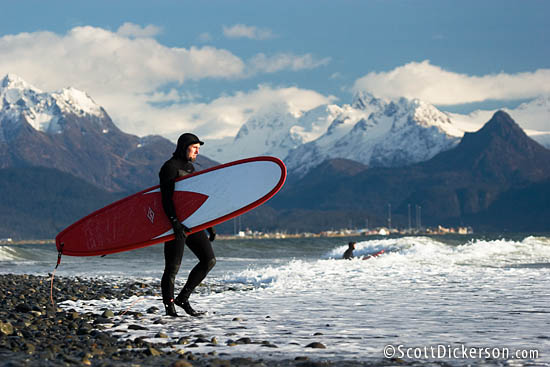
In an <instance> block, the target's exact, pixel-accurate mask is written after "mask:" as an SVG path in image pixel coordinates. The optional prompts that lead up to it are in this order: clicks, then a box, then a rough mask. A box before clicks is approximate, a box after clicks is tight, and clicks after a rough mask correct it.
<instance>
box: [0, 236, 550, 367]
mask: <svg viewBox="0 0 550 367" xmlns="http://www.w3.org/2000/svg"><path fill="white" fill-rule="evenodd" d="M350 240H353V241H357V246H356V250H355V256H356V257H355V258H354V259H353V260H342V259H341V256H342V254H343V253H344V251H345V250H346V249H347V242H348V241H350ZM213 245H214V250H215V253H216V257H217V264H216V267H215V268H214V269H213V270H212V272H211V273H210V274H209V275H208V277H207V278H206V279H205V281H204V283H203V284H202V285H201V286H200V287H199V288H198V290H197V292H196V294H194V295H193V296H192V298H191V301H192V305H193V306H194V307H195V308H196V309H201V310H208V311H209V312H208V314H207V315H206V316H204V317H202V318H189V317H183V318H178V319H170V318H164V316H163V312H164V311H163V307H162V302H161V299H160V296H147V297H137V296H135V297H131V298H129V299H114V300H113V299H98V300H91V301H90V300H88V301H83V300H70V301H64V302H60V303H59V304H58V305H59V307H62V308H66V309H71V308H72V309H75V310H77V311H82V312H88V311H91V312H95V313H102V312H103V310H105V309H110V310H113V311H115V312H116V311H124V310H127V309H131V310H132V311H139V312H142V313H143V314H144V316H143V317H142V318H141V319H140V320H135V319H133V318H128V320H126V319H124V316H122V317H121V318H120V319H119V322H117V323H116V324H115V325H113V328H112V331H113V332H115V333H116V334H117V335H118V336H119V337H121V338H135V337H138V336H140V337H145V338H148V339H151V340H155V341H162V339H160V338H155V335H156V334H157V333H158V332H159V331H162V332H164V333H166V334H167V335H168V336H169V337H172V338H177V337H178V336H180V335H189V333H190V332H191V333H195V334H204V335H214V336H216V339H217V340H218V345H216V346H215V345H212V344H206V343H204V344H199V345H198V347H197V348H196V349H195V350H194V351H193V352H205V353H208V352H211V351H216V352H217V353H218V354H220V355H229V356H252V357H260V358H266V359H269V358H273V359H287V358H291V359H293V358H294V357H295V356H308V357H309V358H310V359H314V360H315V359H318V360H358V361H367V362H368V361H372V362H377V361H384V360H385V359H387V358H397V360H395V359H394V361H400V360H403V361H425V362H428V363H429V362H430V361H432V362H433V361H438V362H445V363H449V364H451V365H466V364H477V363H480V361H483V363H485V364H497V365H510V364H512V365H533V364H536V365H550V277H549V274H550V272H549V269H550V235H529V234H514V235H511V234H501V235H467V236H466V235H464V236H460V235H446V236H408V237H407V236H401V237H353V238H293V239H270V240H267V239H241V240H216V241H215V242H214V243H213ZM380 250H384V251H385V253H384V254H382V255H380V256H378V257H373V258H369V259H366V260H363V257H365V256H367V255H368V254H371V253H374V252H377V251H380ZM56 260H57V253H56V249H55V246H54V245H44V244H41V245H32V244H28V245H1V246H0V273H1V274H6V273H14V274H34V275H45V276H47V275H48V274H49V273H51V272H52V271H53V269H54V267H55V264H56ZM195 263H196V259H195V257H194V255H193V254H192V253H191V251H190V250H189V249H186V252H185V254H184V260H183V263H182V266H181V268H180V273H179V274H178V289H179V287H181V286H182V285H183V283H184V281H185V279H186V277H187V274H188V272H189V270H190V269H191V268H192V267H193V266H194V264H195ZM163 266H164V259H163V245H162V244H160V245H155V246H150V247H147V248H143V249H139V250H134V251H129V252H123V253H119V254H112V255H108V256H105V257H70V256H63V258H62V260H61V265H60V267H59V268H58V270H57V272H56V276H65V277H76V276H78V277H83V278H96V279H103V280H107V281H109V282H112V284H113V287H123V286H124V284H125V283H126V282H127V281H129V280H131V281H140V282H143V283H145V284H148V285H149V286H150V287H157V288H159V287H160V286H159V283H160V281H159V279H160V277H161V276H162V270H163ZM158 294H159V295H160V289H158ZM55 298H56V299H57V300H59V301H61V300H62V299H63V295H62V294H55ZM153 306H154V307H157V308H158V309H159V311H158V312H157V313H156V314H150V313H147V310H149V309H150V308H151V307H153ZM182 313H183V312H182ZM161 316H162V317H163V320H166V321H167V322H166V323H158V322H156V321H158V319H159V317H161ZM131 323H133V324H135V323H139V324H140V325H142V326H144V327H146V328H147V330H128V328H127V326H128V324H131ZM247 337H248V338H251V339H252V340H256V341H269V342H270V344H272V345H276V346H277V348H261V347H259V346H258V344H247V345H238V346H228V345H227V343H226V340H228V339H232V340H237V339H239V338H247ZM313 342H318V343H322V344H323V345H325V346H326V348H325V349H314V348H305V346H306V345H308V344H310V343H313Z"/></svg>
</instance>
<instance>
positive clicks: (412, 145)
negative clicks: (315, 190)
mask: <svg viewBox="0 0 550 367" xmlns="http://www.w3.org/2000/svg"><path fill="white" fill-rule="evenodd" d="M352 108H353V110H354V111H353V112H354V113H353V114H351V116H353V117H355V118H351V117H350V114H348V115H346V116H342V117H343V119H342V120H335V121H334V122H333V124H332V125H331V126H330V127H329V129H328V130H327V133H326V134H324V135H323V136H321V137H320V138H318V139H316V140H314V141H312V142H309V143H308V144H304V145H302V146H300V147H298V148H297V149H295V150H293V151H291V152H289V154H288V156H287V158H286V159H285V162H286V164H287V167H288V169H289V170H291V171H294V172H295V173H297V174H298V175H299V176H302V175H304V174H305V173H307V171H308V170H309V169H311V168H313V167H315V166H317V165H319V164H320V163H322V162H323V161H325V160H327V159H332V158H346V159H350V160H354V161H358V162H361V163H363V164H365V165H369V166H382V167H393V166H402V165H406V164H410V163H415V162H420V161H424V160H427V159H430V158H431V157H433V156H434V155H436V154H437V153H439V152H441V151H443V150H447V149H450V148H452V147H453V146H455V145H456V144H457V143H458V141H459V137H460V136H462V135H463V134H464V131H462V130H461V129H459V128H457V127H456V126H455V125H453V123H452V121H451V120H450V118H449V117H448V116H447V115H446V114H444V113H443V112H441V111H439V110H437V109H436V108H435V107H433V106H431V105H429V104H427V103H424V102H422V101H419V100H407V99H405V98H401V99H399V100H397V101H388V100H383V99H379V98H375V97H373V96H372V95H368V94H367V95H365V94H364V95H359V96H356V98H355V102H354V103H353V107H352ZM358 112H359V113H358ZM357 116H361V118H360V119H359V120H357Z"/></svg>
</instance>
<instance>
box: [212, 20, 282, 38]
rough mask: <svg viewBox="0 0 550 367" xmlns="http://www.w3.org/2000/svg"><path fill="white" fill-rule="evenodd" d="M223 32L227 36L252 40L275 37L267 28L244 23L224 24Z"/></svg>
mask: <svg viewBox="0 0 550 367" xmlns="http://www.w3.org/2000/svg"><path fill="white" fill-rule="evenodd" d="M223 34H224V35H225V36H226V37H227V38H249V39H253V40H266V39H270V38H274V37H275V35H274V34H273V32H271V30H269V29H266V28H258V27H254V26H247V25H244V24H235V25H234V26H231V27H226V26H224V27H223Z"/></svg>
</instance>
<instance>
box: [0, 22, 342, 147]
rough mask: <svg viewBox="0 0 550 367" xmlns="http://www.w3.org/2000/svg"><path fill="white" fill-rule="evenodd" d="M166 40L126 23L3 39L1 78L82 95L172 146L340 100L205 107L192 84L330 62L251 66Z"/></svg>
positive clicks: (282, 93) (236, 96)
mask: <svg viewBox="0 0 550 367" xmlns="http://www.w3.org/2000/svg"><path fill="white" fill-rule="evenodd" d="M158 32H159V30H158V28H155V27H148V26H147V27H140V26H136V25H132V24H130V23H126V24H124V25H122V26H121V27H120V28H119V29H118V31H117V32H112V31H109V30H105V29H102V28H97V27H91V26H84V27H75V28H73V29H71V30H70V31H69V32H67V33H66V34H63V35H59V34H55V33H53V32H35V33H20V34H17V35H6V36H3V37H0V55H2V57H0V77H1V76H3V75H5V74H7V73H14V74H17V75H20V76H21V77H22V78H23V79H25V80H26V81H27V82H29V83H30V84H32V85H34V86H36V87H38V88H40V89H42V90H45V91H55V90H59V89H61V88H63V87H68V86H72V87H75V88H77V89H80V90H83V91H86V92H87V93H88V94H89V95H90V96H91V97H92V98H93V99H94V100H95V101H96V102H97V103H98V104H100V105H101V106H103V107H104V108H105V109H106V111H107V112H108V113H109V115H110V116H111V117H112V118H113V121H114V122H115V123H116V124H117V126H118V127H119V128H121V129H122V130H123V131H125V132H128V133H131V134H136V135H140V136H143V135H149V134H159V135H163V136H166V137H168V138H171V139H176V138H177V136H178V135H179V134H180V133H181V131H184V130H192V131H198V132H200V134H201V135H202V136H204V137H205V138H221V137H224V136H228V135H235V134H236V132H237V131H238V129H239V128H240V126H241V125H242V124H243V123H244V122H245V121H246V119H247V118H248V116H250V114H251V113H253V112H254V111H257V110H258V109H259V108H262V107H263V106H265V105H270V104H272V103H273V102H274V101H281V102H282V103H286V104H287V105H288V106H289V108H290V109H291V110H295V111H300V110H307V109H310V108H313V107H316V106H318V105H319V104H323V103H327V102H328V101H330V100H331V99H332V97H326V96H323V95H321V94H320V93H317V92H314V91H310V90H303V89H299V88H297V87H287V86H282V87H269V86H265V85H262V86H259V87H257V88H256V89H253V90H249V91H246V92H242V91H241V92H232V93H229V94H226V95H223V96H219V97H218V98H212V99H210V100H208V101H205V98H204V97H203V96H199V95H196V94H194V93H193V92H189V91H187V90H186V89H187V88H184V86H185V83H186V82H187V81H190V80H192V81H198V82H200V81H201V80H203V79H225V80H228V81H232V80H240V79H242V78H246V77H249V76H251V75H252V74H253V73H256V74H257V73H267V72H270V73H272V72H276V71H280V70H283V69H285V68H286V69H290V70H301V69H304V68H311V67H316V66H317V65H322V64H323V63H324V62H325V61H323V60H321V61H316V60H314V59H313V57H311V56H310V55H304V56H295V55H290V54H287V55H276V56H273V57H267V56H265V55H261V56H258V57H257V58H255V59H253V60H255V62H249V63H245V62H244V61H243V60H241V58H239V57H238V56H236V55H234V54H232V53H231V52H230V51H227V50H224V49H219V48H214V47H209V46H205V47H195V46H191V47H189V48H178V47H167V46H164V45H162V44H161V43H159V42H158V41H157V40H155V39H154V38H152V36H153V35H155V34H158ZM261 62H263V63H264V64H263V65H260V64H259V63H261ZM251 70H253V72H251ZM199 101H203V102H199Z"/></svg>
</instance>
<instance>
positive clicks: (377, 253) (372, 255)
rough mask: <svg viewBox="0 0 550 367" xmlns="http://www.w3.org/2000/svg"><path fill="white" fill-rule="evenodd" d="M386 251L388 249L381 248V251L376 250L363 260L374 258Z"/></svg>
mask: <svg viewBox="0 0 550 367" xmlns="http://www.w3.org/2000/svg"><path fill="white" fill-rule="evenodd" d="M385 252H386V251H384V250H380V251H377V252H374V253H372V254H369V255H367V256H364V257H363V260H368V259H371V258H373V257H377V256H380V255H382V254H384V253H385Z"/></svg>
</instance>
